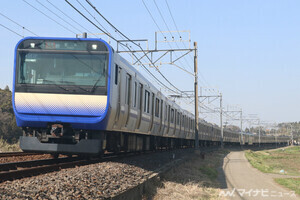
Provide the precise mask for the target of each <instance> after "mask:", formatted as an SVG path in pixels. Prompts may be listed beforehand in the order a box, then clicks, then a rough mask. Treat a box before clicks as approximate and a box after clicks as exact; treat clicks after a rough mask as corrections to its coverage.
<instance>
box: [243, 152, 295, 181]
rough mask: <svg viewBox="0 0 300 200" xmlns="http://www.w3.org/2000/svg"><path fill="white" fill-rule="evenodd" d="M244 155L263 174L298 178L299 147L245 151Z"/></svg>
mask: <svg viewBox="0 0 300 200" xmlns="http://www.w3.org/2000/svg"><path fill="white" fill-rule="evenodd" d="M245 155H246V158H247V159H248V161H249V162H250V163H251V165H252V166H253V167H255V168H257V169H259V170H260V171H262V172H264V173H274V174H285V175H291V176H300V146H296V147H288V148H279V149H274V150H262V151H251V150H247V151H246V153H245ZM282 170H284V171H282Z"/></svg>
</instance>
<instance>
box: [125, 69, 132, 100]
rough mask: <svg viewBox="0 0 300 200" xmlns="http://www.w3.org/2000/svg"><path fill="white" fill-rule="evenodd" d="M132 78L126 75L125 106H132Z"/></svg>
mask: <svg viewBox="0 0 300 200" xmlns="http://www.w3.org/2000/svg"><path fill="white" fill-rule="evenodd" d="M130 86H131V76H130V75H129V74H126V88H125V95H126V96H125V104H127V105H129V104H130V96H131V90H130Z"/></svg>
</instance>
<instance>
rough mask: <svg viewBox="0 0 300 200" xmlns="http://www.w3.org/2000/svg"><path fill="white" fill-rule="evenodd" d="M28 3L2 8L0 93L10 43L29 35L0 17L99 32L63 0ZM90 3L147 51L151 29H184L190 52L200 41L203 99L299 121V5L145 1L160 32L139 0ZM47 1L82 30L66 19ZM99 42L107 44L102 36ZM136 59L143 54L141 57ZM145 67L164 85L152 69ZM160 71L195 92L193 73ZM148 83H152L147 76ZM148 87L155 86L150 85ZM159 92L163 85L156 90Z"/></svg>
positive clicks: (14, 1) (41, 27) (293, 0)
mask: <svg viewBox="0 0 300 200" xmlns="http://www.w3.org/2000/svg"><path fill="white" fill-rule="evenodd" d="M26 1H27V2H28V3H30V4H31V5H33V6H34V7H35V8H36V9H34V8H33V7H31V6H30V5H29V4H28V3H26ZM26 1H25V0H11V1H5V2H3V3H2V6H1V8H0V13H1V15H0V30H1V31H0V36H1V38H2V40H1V43H0V44H1V46H0V56H1V57H0V58H1V59H0V61H1V62H0V69H1V73H0V88H4V87H5V86H6V85H8V86H9V87H10V88H11V87H12V80H13V65H14V63H13V61H14V48H15V45H16V44H17V42H18V41H19V40H20V39H22V37H21V36H32V33H30V32H28V31H26V30H23V29H22V28H21V27H19V26H18V25H16V24H15V23H13V22H11V21H9V20H8V19H7V18H5V17H3V15H5V16H7V17H9V18H10V19H12V20H14V21H15V22H17V23H18V24H20V25H21V26H23V27H25V28H26V29H28V30H30V31H32V32H33V33H35V34H36V35H38V36H49V37H75V34H76V33H81V32H84V31H86V32H93V33H99V32H101V31H100V30H98V29H97V28H95V27H94V26H93V25H91V24H90V23H89V22H88V21H86V20H85V19H84V18H83V17H82V16H80V15H79V14H78V13H77V12H76V11H74V10H73V9H72V8H71V7H70V6H69V5H68V4H67V3H66V2H65V1H63V0H52V1H50V0H49V1H47V0H38V1H37V0H26ZM69 1H70V3H72V4H73V5H74V6H76V7H77V8H78V9H79V10H81V11H82V12H83V13H84V14H85V15H86V16H88V17H90V18H91V19H93V18H92V17H91V16H89V14H88V13H87V12H86V11H85V10H84V8H83V7H81V6H80V4H79V3H78V2H80V3H81V4H82V5H84V6H85V7H86V8H87V9H88V10H89V12H90V13H91V14H92V15H93V17H95V18H96V19H97V21H98V22H100V24H101V25H102V26H103V27H105V29H107V30H108V31H109V32H110V33H111V35H112V36H114V37H115V38H117V39H119V40H120V39H122V37H121V36H120V35H119V34H118V33H117V32H115V30H114V29H112V28H111V27H110V26H109V24H107V23H106V22H105V21H103V19H102V18H101V17H100V16H99V15H97V13H95V12H94V11H93V10H92V8H91V7H89V5H88V4H87V3H86V1H85V0H78V1H77V0H69ZM90 1H91V2H92V3H93V4H94V5H95V7H96V8H97V9H98V10H99V11H100V12H101V14H103V15H104V16H105V17H106V18H107V19H108V20H109V21H110V22H111V23H112V24H113V25H114V26H115V27H117V28H118V29H119V30H120V31H121V32H122V33H124V34H125V35H126V36H128V37H129V38H130V39H148V45H149V49H153V48H154V41H155V32H156V31H168V29H169V30H171V31H175V30H189V31H190V33H191V38H190V39H191V43H190V45H191V47H193V42H197V45H198V68H199V87H203V89H202V91H203V95H213V94H218V93H217V91H219V92H221V93H222V95H223V100H224V109H227V108H230V109H238V110H239V109H240V108H242V110H243V114H244V115H245V117H247V114H256V115H257V116H258V117H259V118H260V120H261V121H265V122H277V123H280V122H292V121H300V120H299V116H300V115H299V113H300V106H299V101H300V92H299V91H300V84H299V81H300V80H299V78H300V67H299V66H300V56H299V49H300V34H299V33H300V26H299V24H300V13H299V7H300V1H298V0H285V1H282V0H264V1H261V0H226V1H224V0H210V1H206V0H185V1H179V0H155V1H154V0H144V3H145V5H146V6H147V8H148V10H149V11H150V13H151V14H152V16H153V18H154V20H155V22H156V23H157V25H158V27H157V25H156V24H155V22H154V21H153V20H152V18H151V15H150V14H149V13H148V11H147V9H146V7H145V5H144V3H143V1H142V0H127V1H121V0H110V1H104V0H90ZM49 2H51V3H52V4H53V5H55V6H56V7H57V8H59V9H61V10H62V11H63V12H65V13H66V14H67V15H68V16H69V17H71V18H72V19H73V20H74V21H75V22H77V23H78V24H80V25H81V26H83V27H81V26H80V25H78V24H77V23H75V22H74V21H72V20H70V19H69V18H68V17H66V16H64V15H63V14H62V13H61V12H60V11H58V10H57V9H56V8H55V7H54V6H53V5H51V4H50V3H49ZM166 2H167V3H168V4H167V3H166ZM155 3H156V4H157V7H158V8H159V11H160V12H161V14H162V16H163V18H162V17H161V16H160V13H159V11H158V9H157V7H156V5H155ZM43 6H45V7H46V8H48V9H50V10H51V11H52V12H54V13H55V14H56V15H58V16H59V17H60V18H59V17H57V16H56V15H54V14H53V13H51V12H50V11H49V10H47V9H46V8H45V7H43ZM168 6H169V8H170V11H171V14H172V16H173V18H174V21H175V24H176V25H175V24H174V22H173V20H172V17H171V15H170V12H169V10H168ZM38 10H39V11H41V12H39V11H38ZM42 13H43V14H42ZM46 16H48V17H50V18H51V19H49V18H48V17H46ZM62 19H64V20H66V21H67V22H68V23H66V22H65V21H63V20H62ZM53 20H55V21H56V22H54V21H53ZM93 20H94V19H93ZM164 20H165V22H166V24H167V25H166V24H165V23H164ZM94 22H95V23H96V24H97V23H98V22H96V21H94ZM70 24H71V25H72V26H71V25H70ZM3 26H6V27H7V28H9V29H11V30H13V31H15V32H16V33H18V34H20V35H21V36H19V35H17V34H15V33H13V32H11V31H9V30H7V29H5V28H4V27H3ZM75 28H76V29H75ZM177 28H178V29H177ZM84 29H86V30H84ZM172 34H173V36H175V40H176V39H178V37H179V35H181V36H182V38H183V39H184V40H188V37H187V36H188V34H186V33H179V34H178V33H176V32H173V33H172ZM164 36H166V37H167V40H171V34H170V33H164ZM164 36H163V34H161V33H158V39H160V40H163V37H164ZM92 37H93V36H92ZM100 37H101V38H103V39H105V40H106V39H107V37H106V36H100ZM111 45H112V46H113V48H114V49H116V44H115V43H114V42H111ZM142 45H145V44H142ZM184 45H185V47H188V46H189V43H187V42H185V43H184V44H183V42H178V43H176V45H175V43H174V42H173V43H168V44H165V43H159V48H161V49H165V48H184ZM133 48H134V47H133ZM139 55H140V56H142V54H139ZM180 55H181V54H180V53H178V54H177V56H180ZM122 56H124V57H125V58H126V59H128V60H129V61H130V62H131V59H132V58H131V57H130V56H129V55H127V54H122ZM174 56H175V55H174ZM164 61H168V60H166V59H165V60H164ZM144 62H147V60H144ZM193 63H194V62H193V53H191V54H189V55H187V56H186V57H185V58H184V59H181V60H180V62H178V63H176V64H177V65H178V66H180V67H182V68H185V69H186V70H188V71H192V70H193ZM136 67H137V68H138V69H139V70H140V71H141V73H144V74H145V76H146V77H149V76H148V75H147V74H146V73H145V71H144V70H143V68H142V67H141V66H136ZM149 69H150V70H151V71H152V72H153V73H154V74H155V75H156V76H157V77H158V78H159V79H160V80H162V81H163V78H162V77H161V76H160V75H159V74H158V73H157V72H156V71H155V70H154V69H153V67H150V68H149ZM159 69H160V71H161V72H162V73H163V74H164V75H165V76H166V77H167V78H168V79H169V80H170V81H171V82H172V83H173V84H174V85H175V86H176V87H177V88H179V89H180V90H184V91H190V90H193V76H191V75H189V74H188V73H186V72H184V71H182V70H180V69H178V68H176V67H175V66H174V65H161V66H159ZM149 79H150V80H152V79H151V78H150V77H149ZM153 82H154V83H155V81H154V80H153ZM157 87H158V88H160V86H157ZM170 87H171V86H170ZM161 90H162V92H166V93H167V90H166V89H164V88H161ZM178 103H179V104H180V105H185V106H186V107H187V109H188V110H190V111H193V105H192V101H191V100H185V101H183V100H182V101H178ZM186 104H190V105H186ZM217 105H218V102H217V101H215V103H214V104H210V105H207V106H210V107H211V108H212V109H214V108H215V107H216V106H217ZM201 111H203V112H205V109H201ZM200 116H201V117H202V118H204V119H205V120H207V121H212V122H215V123H218V120H219V117H218V114H217V113H214V114H208V113H203V114H201V115H200ZM227 120H228V121H229V119H225V121H227ZM229 123H237V122H232V121H231V122H229Z"/></svg>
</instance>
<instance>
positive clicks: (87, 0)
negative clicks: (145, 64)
mask: <svg viewBox="0 0 300 200" xmlns="http://www.w3.org/2000/svg"><path fill="white" fill-rule="evenodd" d="M86 2H87V3H88V4H89V5H90V6H91V7H92V8H93V9H94V10H95V11H96V12H97V13H98V14H99V15H100V16H101V17H102V18H103V19H104V20H105V21H106V22H107V23H108V24H109V25H110V26H111V27H113V28H114V29H115V30H116V31H117V32H119V33H120V34H121V35H123V36H124V37H125V38H126V39H127V40H128V41H130V42H131V43H133V44H135V45H136V46H138V47H139V48H140V49H141V50H142V51H143V53H144V54H145V57H146V58H147V59H148V60H149V61H150V63H151V64H152V65H153V67H155V65H154V63H153V62H152V61H151V59H150V58H149V56H148V55H147V54H146V53H145V51H144V50H143V48H142V47H141V46H140V45H139V44H136V43H135V42H134V41H132V40H131V39H129V38H128V37H127V36H126V35H125V34H123V33H122V32H121V31H120V30H118V29H117V28H116V27H115V26H114V25H113V24H112V23H110V21H109V20H107V19H106V18H105V17H104V16H103V15H102V14H101V13H100V12H99V11H98V10H97V8H96V7H95V6H94V5H93V4H92V3H91V2H90V1H89V0H86ZM155 69H156V70H157V71H158V73H159V74H160V75H161V76H162V77H163V78H164V79H165V80H166V81H167V82H168V83H169V84H170V85H171V86H172V87H173V88H175V89H176V90H178V91H179V92H181V93H182V91H181V90H179V89H178V88H177V87H176V86H174V85H173V84H172V83H171V82H170V81H169V80H168V79H167V78H166V77H165V76H164V75H163V74H162V73H161V71H160V70H159V69H157V67H155Z"/></svg>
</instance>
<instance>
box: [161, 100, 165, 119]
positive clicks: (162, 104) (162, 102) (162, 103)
mask: <svg viewBox="0 0 300 200" xmlns="http://www.w3.org/2000/svg"><path fill="white" fill-rule="evenodd" d="M160 103H161V105H160V119H161V120H162V116H163V106H164V101H163V100H160Z"/></svg>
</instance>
